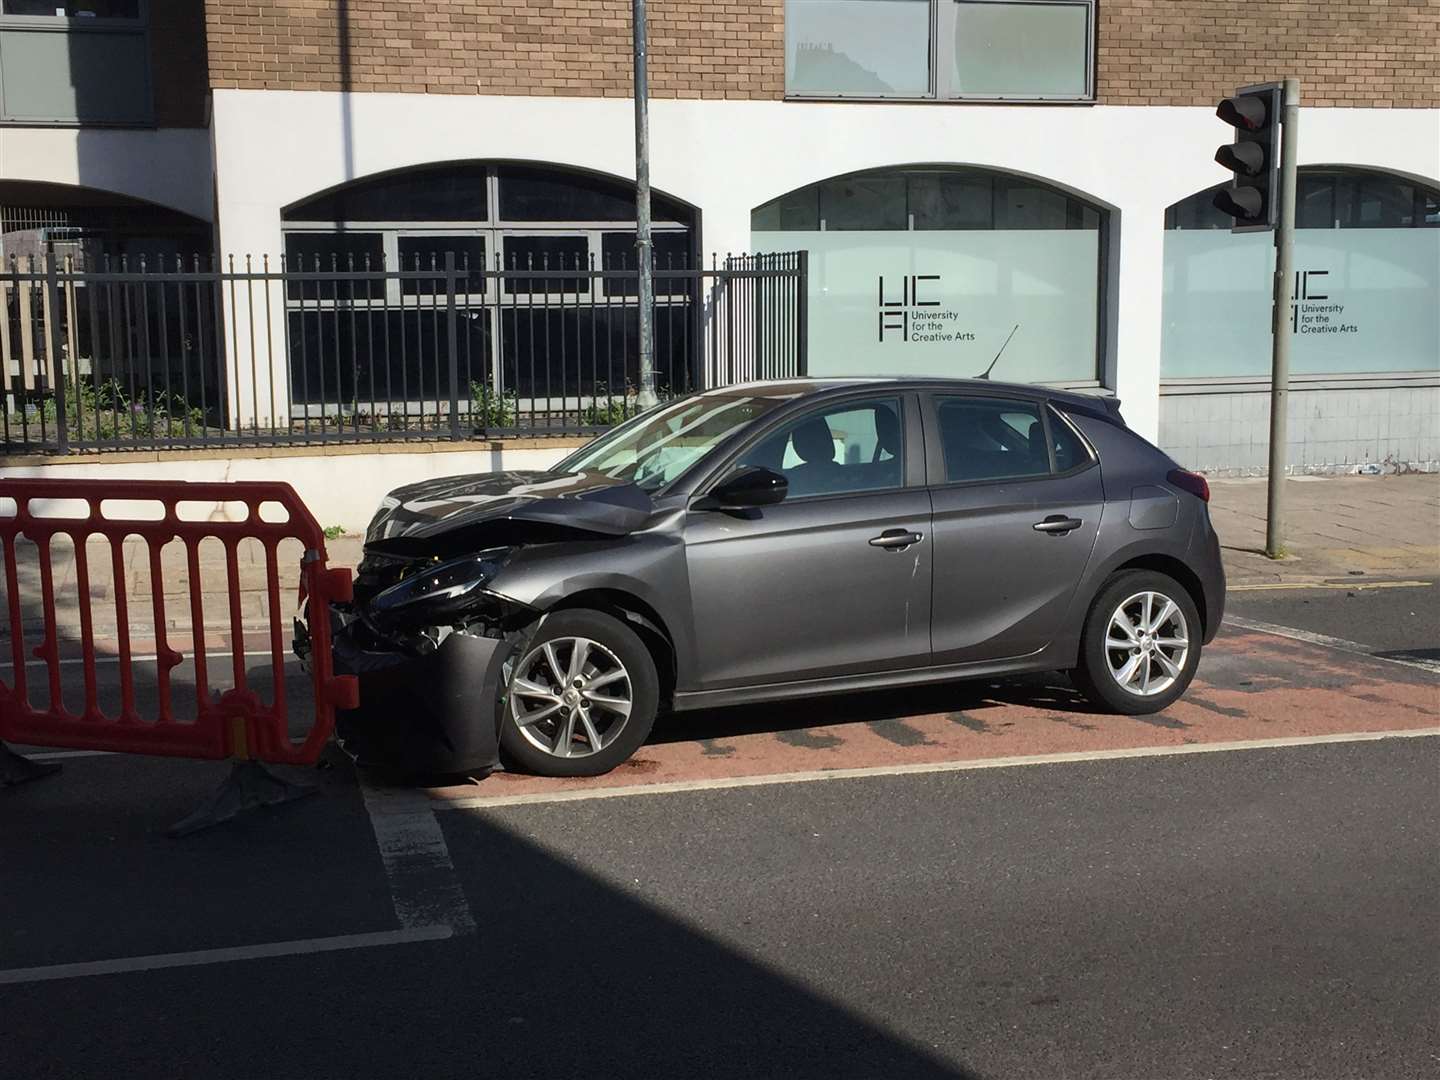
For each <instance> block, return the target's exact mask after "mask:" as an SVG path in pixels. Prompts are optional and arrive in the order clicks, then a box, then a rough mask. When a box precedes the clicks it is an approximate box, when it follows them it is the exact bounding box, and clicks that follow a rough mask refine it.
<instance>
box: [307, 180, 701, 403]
mask: <svg viewBox="0 0 1440 1080" xmlns="http://www.w3.org/2000/svg"><path fill="white" fill-rule="evenodd" d="M651 215H652V218H653V221H654V230H655V231H654V251H655V265H656V268H657V269H659V270H662V271H663V270H684V269H689V268H692V267H693V266H695V265H696V260H697V258H698V256H697V254H696V250H697V244H698V236H697V235H696V231H695V225H696V213H695V211H694V209H693V208H692V207H690V206H688V205H687V204H685V203H682V202H681V201H679V200H677V199H674V198H671V197H669V196H667V195H664V194H662V193H658V192H657V193H655V194H654V195H653V196H652V199H651ZM635 216H636V209H635V188H634V184H633V183H631V182H629V181H624V180H618V179H615V178H613V177H608V176H601V175H598V174H595V173H591V172H587V171H584V170H579V169H568V168H563V167H558V166H548V165H537V164H529V163H510V162H471V161H462V162H447V163H444V164H436V165H425V166H418V167H415V168H410V169H404V170H400V171H397V172H392V173H385V174H382V175H379V176H373V177H367V178H364V179H361V180H356V181H353V182H351V183H348V184H345V185H342V186H340V187H337V188H333V189H331V190H329V191H325V192H321V193H319V194H316V195H314V196H311V197H309V198H306V199H304V200H301V201H300V202H297V203H294V204H292V205H291V206H289V207H287V208H286V209H285V210H284V211H283V212H282V215H281V217H282V221H283V229H284V233H285V257H286V261H287V265H288V268H289V269H292V270H304V271H315V270H331V269H332V268H334V269H338V270H342V271H343V270H347V269H349V268H353V269H355V270H365V269H372V270H378V269H381V268H385V269H388V270H395V269H399V270H401V271H414V270H427V269H431V268H433V267H437V266H438V267H443V265H444V261H445V258H446V255H447V254H449V253H453V254H454V256H455V260H456V265H457V267H459V268H460V269H461V270H462V271H468V273H467V276H466V278H465V281H466V284H465V287H464V292H463V294H461V295H459V296H457V304H458V306H459V307H460V308H461V309H462V312H463V314H464V318H463V320H462V328H463V332H462V334H461V338H460V340H459V342H458V343H457V347H458V349H459V352H460V360H459V367H460V372H459V374H460V378H461V380H462V383H463V384H464V385H466V386H470V387H472V388H474V392H475V393H476V394H479V393H480V392H481V389H480V388H482V387H488V388H490V389H491V390H493V391H494V392H495V393H497V394H498V393H504V394H507V395H508V394H512V393H514V394H518V395H520V396H521V397H531V396H541V397H544V398H546V399H549V398H551V397H557V398H559V397H563V396H564V395H566V394H569V395H576V394H579V393H581V392H584V393H586V394H595V393H603V392H606V391H607V390H613V391H614V392H615V393H617V394H618V393H622V392H623V390H624V387H625V384H626V383H627V382H629V381H632V380H633V379H634V377H635V373H634V372H633V371H631V370H630V369H629V367H628V366H627V365H628V364H629V363H630V362H629V361H628V360H626V359H624V357H625V355H626V350H627V349H628V343H629V342H630V341H632V340H634V339H635V336H636V333H637V329H636V324H637V322H638V316H637V314H636V308H635V306H634V300H635V294H636V282H635V279H634V278H629V279H626V278H623V277H619V278H605V279H600V278H592V277H590V276H576V277H573V278H571V277H566V278H556V277H549V278H542V277H534V278H531V277H526V276H523V275H522V276H516V275H510V274H507V275H506V276H504V277H503V278H501V279H497V278H496V277H495V276H494V272H495V271H498V270H502V269H503V270H507V271H508V270H514V269H520V270H528V269H534V270H548V271H555V270H581V271H595V270H602V269H614V270H633V269H634V268H635V266H636V261H635ZM487 270H488V271H490V272H491V276H490V277H488V278H487V276H486V273H485V271H487ZM497 280H498V281H499V286H498V287H497ZM288 289H289V291H288V294H287V298H286V300H287V306H288V307H289V309H290V341H291V366H292V380H291V381H292V385H293V387H294V390H293V393H294V396H295V399H296V400H297V401H300V402H314V403H315V404H316V406H317V407H318V408H323V401H324V396H323V394H321V393H320V392H319V391H318V390H317V389H316V388H317V387H325V388H326V390H325V393H328V394H329V395H330V398H331V400H332V401H334V400H335V399H336V396H337V395H336V391H335V390H333V389H330V388H332V387H336V386H337V385H338V386H339V388H340V389H339V397H340V400H341V402H342V404H344V398H345V396H346V395H349V396H351V397H356V396H357V395H356V392H355V386H356V385H358V383H367V385H366V386H364V387H362V388H361V389H362V390H368V389H369V387H368V382H367V380H368V378H369V376H370V375H371V374H374V375H375V376H376V377H377V378H379V379H380V380H381V382H380V386H381V389H382V391H383V392H384V393H387V394H390V395H392V396H394V397H397V398H404V399H406V400H417V399H418V400H420V401H422V402H423V401H427V400H433V399H435V398H436V397H437V396H438V395H440V394H441V392H442V389H443V387H442V383H443V381H444V380H443V378H442V376H443V374H444V372H443V370H442V369H441V366H440V365H438V364H436V363H435V362H434V360H433V358H434V357H435V356H436V355H438V354H439V353H440V352H443V351H444V347H445V346H444V343H443V342H437V341H435V340H434V339H433V335H434V333H435V332H436V331H435V326H436V325H438V323H437V320H436V319H435V318H434V313H433V308H434V306H435V303H436V299H435V297H434V296H432V295H430V294H431V293H432V292H433V289H434V284H433V282H431V281H427V280H425V279H423V278H420V279H417V278H409V279H405V278H401V277H398V276H392V277H389V278H388V279H387V280H385V281H383V282H381V281H379V280H371V281H368V282H360V283H358V284H357V283H355V282H345V281H340V282H329V281H323V280H311V281H307V282H303V283H301V282H295V281H292V282H291V283H290V285H289V287H288ZM691 291H692V289H691V286H690V284H689V283H688V282H687V281H684V280H680V279H678V278H675V277H672V278H666V277H663V276H661V277H658V278H657V280H656V294H657V295H656V299H657V317H656V322H655V333H656V346H655V347H656V370H657V373H658V378H659V380H660V384H661V385H662V386H663V387H664V388H665V389H667V390H668V391H670V392H675V393H679V392H683V391H685V390H687V389H689V388H690V385H691V381H690V376H691V372H690V358H689V354H688V352H687V350H688V349H689V347H690V341H691V339H692V337H693V336H694V334H693V325H692V323H693V305H692V299H693V298H692V296H691ZM443 300H444V298H443V297H441V298H440V303H441V304H442V305H443ZM336 310H339V311H342V312H344V314H345V315H346V317H345V318H337V317H335V312H336ZM351 316H354V317H353V318H351ZM613 342H619V343H620V344H619V345H618V346H617V345H614V344H613ZM372 352H373V353H374V355H375V357H376V360H375V361H374V363H373V364H372V363H371V362H370V360H369V358H370V356H371V355H372ZM356 355H360V356H363V357H364V359H365V364H366V365H367V367H368V368H369V370H367V372H366V373H365V374H364V375H363V376H359V375H352V374H351V373H350V368H349V366H347V362H348V359H349V358H351V357H354V356H356ZM615 356H620V357H621V359H620V360H619V361H618V362H616V361H615V360H614V359H613V358H614V357H615ZM337 357H338V358H339V359H340V361H341V362H339V363H337V362H336V359H335V358H337ZM497 360H498V361H499V363H498V365H497V363H496V361H497ZM326 365H329V368H327V367H326ZM330 368H334V369H335V372H331V373H330V374H328V376H327V372H328V371H330ZM327 378H328V382H327ZM358 396H359V397H363V396H364V395H363V394H359V395H358Z"/></svg>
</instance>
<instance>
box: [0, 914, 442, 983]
mask: <svg viewBox="0 0 1440 1080" xmlns="http://www.w3.org/2000/svg"><path fill="white" fill-rule="evenodd" d="M450 936H451V931H450V928H449V927H445V926H423V927H415V928H407V929H404V930H383V931H381V932H379V933H375V934H342V935H340V936H339V937H323V938H305V939H303V940H300V941H277V942H271V943H269V944H265V945H240V946H236V947H234V948H229V949H200V950H197V951H195V952H178V953H157V954H156V955H154V956H130V957H125V958H123V959H120V960H91V961H87V962H84V963H78V964H51V965H49V966H46V967H29V968H10V969H9V970H8V971H0V986H14V985H15V984H17V983H36V982H52V981H54V980H56V979H81V978H87V977H91V976H95V975H126V974H129V973H131V972H136V971H160V970H163V969H165V968H183V967H203V966H205V965H207V964H228V963H233V962H235V961H237V960H269V959H272V958H274V957H279V956H312V955H314V954H316V953H327V952H343V951H345V950H347V949H373V948H377V947H379V946H382V945H408V944H411V943H413V942H419V941H443V940H444V939H446V938H448V937H450Z"/></svg>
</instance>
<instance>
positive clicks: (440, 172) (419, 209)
mask: <svg viewBox="0 0 1440 1080" xmlns="http://www.w3.org/2000/svg"><path fill="white" fill-rule="evenodd" d="M284 217H285V220H286V221H484V220H485V167H484V166H483V165H444V166H440V167H438V168H431V169H408V170H406V171H405V172H403V173H396V174H394V175H391V176H382V177H380V178H378V179H375V180H360V181H357V182H355V183H353V184H349V185H347V186H346V187H343V188H341V189H339V190H338V191H332V192H330V193H329V194H326V195H318V196H316V197H315V198H313V199H307V200H306V201H305V202H303V203H300V204H299V205H297V206H294V207H292V208H291V209H290V210H287V211H286V212H285V214H284Z"/></svg>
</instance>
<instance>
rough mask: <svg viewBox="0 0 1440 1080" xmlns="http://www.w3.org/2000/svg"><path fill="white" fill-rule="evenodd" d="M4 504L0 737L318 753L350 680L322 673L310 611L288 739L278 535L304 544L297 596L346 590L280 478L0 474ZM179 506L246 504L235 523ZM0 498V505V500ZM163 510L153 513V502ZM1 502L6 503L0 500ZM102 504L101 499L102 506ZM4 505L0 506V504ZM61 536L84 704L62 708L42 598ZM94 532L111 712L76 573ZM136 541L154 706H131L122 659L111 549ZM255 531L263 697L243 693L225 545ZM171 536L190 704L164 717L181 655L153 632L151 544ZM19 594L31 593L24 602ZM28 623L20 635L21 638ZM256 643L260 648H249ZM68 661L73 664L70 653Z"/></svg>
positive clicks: (322, 640) (85, 590)
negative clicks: (211, 636)
mask: <svg viewBox="0 0 1440 1080" xmlns="http://www.w3.org/2000/svg"><path fill="white" fill-rule="evenodd" d="M5 499H12V500H14V504H15V505H14V516H13V517H4V516H0V543H3V545H4V558H5V592H6V596H7V599H8V605H9V626H10V650H11V657H12V664H13V666H12V667H11V670H10V672H9V673H8V674H9V676H10V678H9V680H8V681H7V680H5V679H0V740H5V741H9V742H16V743H29V744H32V745H43V746H65V747H75V748H80V749H87V750H110V751H116V752H120V753H135V754H160V755H166V756H170V757H193V758H212V759H213V758H225V757H236V758H242V759H258V760H260V761H268V762H275V763H279V764H290V765H301V764H310V763H313V762H314V761H315V760H316V759H317V758H318V757H319V755H320V751H321V749H322V748H323V747H324V745H325V742H326V740H327V739H328V738H329V737H330V733H331V731H332V730H333V729H334V724H335V709H336V708H353V707H354V706H355V704H356V697H357V686H356V682H355V680H354V678H353V677H350V676H338V677H337V676H335V675H334V674H333V669H332V658H331V653H330V624H329V620H328V619H314V620H312V625H311V627H310V630H311V634H312V637H311V647H312V650H313V653H312V656H311V660H310V671H311V677H312V679H313V680H314V687H315V721H314V724H313V726H312V727H311V728H310V730H309V732H308V734H307V735H306V736H305V738H304V739H303V740H302V741H300V742H295V741H293V740H292V739H291V738H290V734H289V712H288V709H287V704H286V694H285V676H284V670H283V669H284V663H285V658H286V654H287V652H288V648H289V646H288V636H289V629H290V627H289V625H288V623H289V616H288V614H287V611H288V609H282V606H281V602H280V577H279V567H278V565H277V548H278V546H279V544H280V543H281V542H282V541H284V540H290V539H293V540H298V541H299V542H300V543H301V544H302V545H303V546H304V549H305V556H304V559H303V560H302V563H301V566H300V599H301V601H302V602H303V601H304V599H305V598H306V597H307V596H308V597H309V598H310V599H311V600H312V601H314V602H316V604H317V606H318V607H319V608H320V609H321V610H325V609H326V605H327V604H328V602H329V601H331V600H348V599H349V597H350V571H349V570H345V569H337V570H330V569H327V568H326V565H325V562H326V552H325V534H324V532H323V531H322V530H321V528H320V526H319V524H318V523H317V522H316V521H315V519H314V517H312V516H311V514H310V511H309V510H308V509H307V508H306V507H305V504H304V503H302V502H301V501H300V498H299V496H298V495H296V494H295V491H294V489H293V488H291V487H290V485H289V484H285V483H276V482H268V481H267V482H260V481H257V482H237V483H182V482H170V481H161V480H106V481H102V480H20V479H0V500H5ZM61 499H67V500H70V499H73V500H83V501H84V502H85V503H86V504H88V507H89V514H88V515H87V516H85V517H60V516H49V514H48V513H47V508H46V506H45V504H46V503H47V502H49V501H50V500H61ZM116 500H122V501H133V502H141V503H151V504H152V505H153V504H159V506H157V507H155V510H156V513H157V516H156V517H155V518H153V519H151V518H140V517H121V516H116V515H115V514H114V513H111V514H110V516H102V514H101V502H102V501H104V502H106V503H110V504H113V503H114V501H116ZM181 502H201V503H222V502H225V503H244V504H245V505H246V506H247V507H248V508H249V513H248V515H247V517H246V520H244V521H182V520H181V519H180V518H179V517H178V515H177V513H176V505H177V504H178V503H181ZM262 503H278V504H279V505H280V506H282V507H284V508H285V511H286V513H287V514H288V515H289V519H288V520H287V521H283V522H273V521H263V520H261V517H260V505H261V504H262ZM0 505H3V504H0ZM161 508H163V516H159V513H158V512H159V510H160V509H161ZM5 509H8V507H6V508H5ZM107 509H111V510H113V505H112V506H109V507H107ZM3 512H4V510H0V514H3ZM61 534H64V535H68V536H69V537H70V538H71V540H72V541H73V543H74V558H75V583H76V587H77V590H78V602H79V616H80V640H79V646H80V657H79V662H80V663H81V664H82V665H83V673H84V687H85V688H84V698H85V701H84V707H83V708H82V709H81V711H79V712H78V713H77V712H72V711H70V710H69V709H67V708H66V707H65V703H64V701H63V697H62V688H61V680H60V672H61V656H60V635H59V630H58V626H57V617H56V608H55V581H54V568H53V567H52V565H51V543H52V541H53V540H54V538H55V537H56V536H57V535H61ZM95 536H103V537H106V538H107V539H108V540H109V543H110V552H111V559H112V574H113V578H114V589H115V595H114V607H115V618H116V639H115V651H116V654H117V659H118V663H119V676H120V711H119V714H118V715H115V716H110V715H107V714H106V713H105V712H103V711H102V709H101V708H100V703H99V694H98V689H97V687H98V680H97V676H96V645H95V619H94V613H93V611H92V600H91V595H90V571H89V565H88V561H87V555H88V553H87V551H86V547H85V544H86V541H87V540H89V539H90V538H91V537H95ZM130 536H138V537H140V538H141V539H142V540H144V541H145V544H146V547H147V549H148V554H149V572H150V578H151V597H150V601H149V604H150V608H151V611H150V614H151V615H152V616H153V621H154V627H155V632H154V636H155V655H156V660H155V661H154V663H155V664H156V667H157V673H156V690H157V698H158V704H157V707H156V709H155V715H154V716H141V715H140V714H139V712H138V711H137V707H136V698H135V674H134V667H133V663H134V661H133V660H132V655H131V641H130V636H131V635H130V626H129V597H128V596H127V595H126V576H125V567H124V560H123V545H124V541H125V538H126V537H130ZM211 537H214V538H216V539H218V540H219V541H220V542H221V543H222V544H223V545H224V550H225V562H226V571H227V578H226V580H227V586H228V589H227V591H228V594H229V611H230V638H231V641H230V648H231V651H232V655H231V661H232V669H233V684H234V685H233V686H232V687H230V688H229V689H227V690H226V691H225V692H224V693H222V694H219V695H215V694H212V691H211V688H210V683H209V680H208V673H207V666H206V650H205V645H206V642H205V617H204V602H203V597H202V592H201V581H200V543H201V541H203V540H206V539H209V538H211ZM19 538H24V539H26V540H29V541H31V542H33V543H34V544H35V545H36V548H37V554H38V557H39V574H40V596H39V597H38V600H39V603H40V613H41V615H42V616H43V618H44V631H43V634H42V635H41V640H40V642H39V644H38V645H37V646H35V648H34V650H33V654H32V655H33V656H34V657H36V658H37V659H40V660H43V661H44V662H45V665H44V666H45V675H46V678H47V679H48V684H49V705H48V706H47V707H46V708H44V709H36V708H35V707H34V706H33V705H32V703H31V700H30V693H29V690H30V686H31V683H30V680H29V677H28V675H27V671H26V662H27V659H28V657H27V654H26V646H27V642H26V638H25V631H24V626H23V625H22V619H23V613H24V612H23V608H22V597H21V596H20V588H21V585H20V580H19V573H18V567H17V558H16V542H17V540H18V539H19ZM246 539H254V540H258V541H259V542H260V544H261V545H262V546H263V548H264V552H265V585H266V592H267V597H268V604H267V608H268V612H269V626H268V633H269V649H268V653H269V659H270V669H271V678H270V687H269V689H270V702H269V703H268V704H267V703H266V702H265V701H264V700H263V699H262V698H261V696H260V695H259V694H257V693H256V692H255V691H254V690H252V689H250V687H249V685H248V683H247V680H246V670H245V664H246V655H245V626H244V619H243V614H244V613H243V612H242V610H241V593H240V572H239V559H238V549H239V545H240V543H241V541H243V540H246ZM171 541H179V542H181V543H183V544H184V545H185V551H186V558H187V566H188V569H189V574H188V577H189V590H188V592H189V595H188V597H186V598H185V600H184V602H185V603H186V604H188V607H189V612H190V620H191V624H192V625H191V634H190V637H191V640H192V644H193V660H194V668H195V710H196V715H195V718H194V719H193V720H187V719H177V717H176V710H175V708H174V704H175V703H174V700H173V697H172V692H171V685H170V682H171V672H172V671H173V669H174V668H175V667H177V666H178V665H179V664H180V663H182V662H183V660H184V657H183V656H182V654H181V653H179V652H178V651H176V650H175V649H174V648H172V647H171V645H170V642H169V640H168V639H167V627H166V612H167V610H168V606H167V601H168V599H169V598H168V597H167V595H166V585H167V582H166V581H165V578H164V576H163V574H162V572H161V558H160V553H161V549H162V548H163V547H164V545H165V544H167V543H169V542H171ZM24 599H25V602H26V603H33V602H34V600H35V599H36V598H34V597H26V598H24ZM33 636H34V635H33V633H32V637H33ZM261 651H262V652H263V651H264V650H261ZM71 662H73V661H71Z"/></svg>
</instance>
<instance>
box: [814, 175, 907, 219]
mask: <svg viewBox="0 0 1440 1080" xmlns="http://www.w3.org/2000/svg"><path fill="white" fill-rule="evenodd" d="M819 188H820V219H821V221H823V222H824V223H825V228H826V229H904V228H906V227H907V218H906V213H905V177H904V175H903V174H902V175H894V174H892V175H888V176H851V177H847V178H845V179H842V180H826V181H825V182H824V183H822V184H820V185H819Z"/></svg>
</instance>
